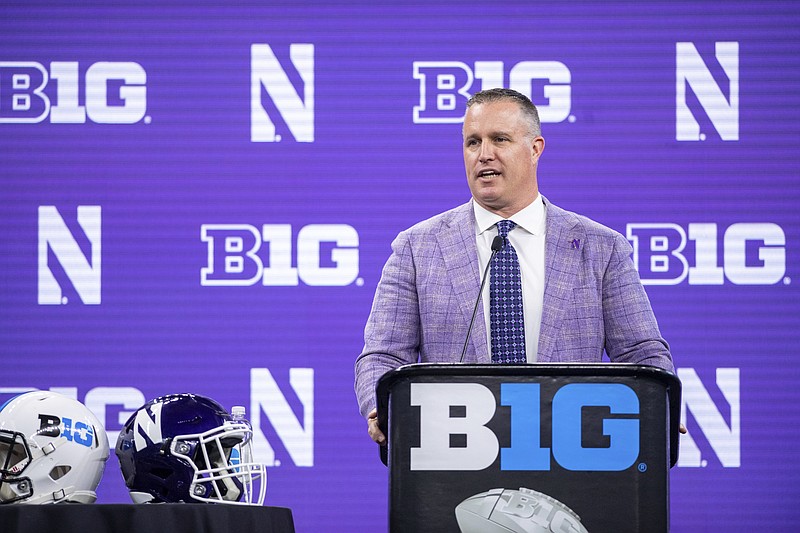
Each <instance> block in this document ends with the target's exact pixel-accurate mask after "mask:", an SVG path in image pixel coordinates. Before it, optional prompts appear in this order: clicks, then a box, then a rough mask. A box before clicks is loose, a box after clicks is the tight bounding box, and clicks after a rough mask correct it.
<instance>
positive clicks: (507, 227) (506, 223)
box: [497, 220, 517, 238]
mask: <svg viewBox="0 0 800 533" xmlns="http://www.w3.org/2000/svg"><path fill="white" fill-rule="evenodd" d="M516 227H517V225H516V224H515V223H514V222H512V221H510V220H501V221H499V222H498V223H497V234H498V235H500V236H501V237H503V238H506V237H507V236H508V232H509V231H511V230H512V229H514V228H516Z"/></svg>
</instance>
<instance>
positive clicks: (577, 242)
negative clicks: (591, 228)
mask: <svg viewBox="0 0 800 533" xmlns="http://www.w3.org/2000/svg"><path fill="white" fill-rule="evenodd" d="M570 245H571V246H572V249H573V250H578V249H579V248H580V247H581V240H580V239H572V241H571V242H570Z"/></svg>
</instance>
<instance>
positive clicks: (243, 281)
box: [200, 224, 363, 286]
mask: <svg viewBox="0 0 800 533" xmlns="http://www.w3.org/2000/svg"><path fill="white" fill-rule="evenodd" d="M200 240H202V241H203V242H205V243H206V244H207V246H208V263H207V265H206V266H205V267H203V268H202V269H201V271H200V284H201V285H203V286H248V285H255V284H256V283H258V282H259V281H261V284H262V285H272V286H275V285H299V284H300V281H302V282H303V283H305V284H306V285H328V286H341V285H350V284H351V283H353V282H354V281H355V282H356V283H358V284H359V285H360V284H363V280H361V279H360V278H358V270H359V264H358V263H359V254H358V244H359V237H358V232H357V231H356V230H355V228H353V227H352V226H349V225H347V224H309V225H308V226H304V227H302V228H300V230H299V231H298V232H297V241H296V242H297V246H296V248H294V247H293V246H292V244H293V242H292V240H293V239H292V226H291V225H290V224H264V225H262V226H261V229H260V231H259V228H256V227H255V226H251V225H249V224H203V225H202V226H201V227H200ZM264 248H267V249H268V251H267V253H266V254H263V255H264V256H265V257H262V250H263V249H264ZM264 259H266V261H265V260H264ZM293 262H294V263H295V264H296V266H292V263H293Z"/></svg>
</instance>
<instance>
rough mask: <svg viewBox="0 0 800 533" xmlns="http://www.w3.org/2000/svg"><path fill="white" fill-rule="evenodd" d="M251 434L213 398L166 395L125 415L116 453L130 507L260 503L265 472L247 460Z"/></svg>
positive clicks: (191, 395)
mask: <svg viewBox="0 0 800 533" xmlns="http://www.w3.org/2000/svg"><path fill="white" fill-rule="evenodd" d="M252 435H253V430H252V428H251V427H250V424H248V423H247V421H245V420H234V419H233V418H232V417H231V415H230V414H229V413H228V412H227V411H226V410H225V409H224V408H223V407H222V406H221V405H220V404H218V403H217V402H215V401H214V400H212V399H210V398H206V397H204V396H199V395H196V394H172V395H168V396H161V397H159V398H156V399H154V400H152V401H150V402H148V403H146V404H145V405H143V406H142V407H140V408H139V409H138V410H136V411H135V412H134V413H133V414H132V415H131V417H130V418H129V419H128V421H127V422H126V423H125V426H124V427H123V428H122V430H121V431H120V433H119V438H118V439H117V446H116V454H117V457H118V458H119V464H120V468H121V469H122V475H123V477H124V478H125V484H126V485H127V486H128V490H129V491H130V494H131V499H132V500H133V501H134V502H135V503H146V502H153V503H160V502H167V503H176V502H187V503H196V502H207V503H226V504H240V505H262V504H263V503H264V496H265V494H266V470H265V467H264V465H262V464H257V463H254V462H253V460H252V451H251V437H252Z"/></svg>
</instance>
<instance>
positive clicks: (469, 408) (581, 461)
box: [410, 383, 639, 471]
mask: <svg viewBox="0 0 800 533" xmlns="http://www.w3.org/2000/svg"><path fill="white" fill-rule="evenodd" d="M540 389H541V387H540V385H539V383H502V384H501V385H500V405H503V406H508V407H510V408H511V416H510V426H511V446H510V447H508V448H500V444H499V441H498V439H497V436H496V435H495V433H494V432H493V431H492V429H490V428H489V427H488V426H487V424H488V423H489V422H490V421H491V420H492V419H493V418H494V416H495V412H496V408H497V399H496V398H495V395H494V394H493V393H492V391H491V390H490V389H489V388H488V387H485V386H484V385H481V384H479V383H412V384H411V391H410V392H411V405H412V406H419V408H420V409H419V420H420V427H419V430H420V440H419V442H420V446H419V447H417V448H411V465H410V469H411V470H483V469H485V468H488V467H489V466H491V465H492V464H493V463H494V462H495V461H496V459H497V456H498V453H499V454H500V469H501V470H517V471H520V470H524V471H533V470H537V471H543V470H550V469H551V461H552V459H554V460H555V462H556V463H558V465H559V466H561V467H562V468H564V469H567V470H573V471H622V470H626V469H628V468H629V467H631V466H633V464H634V463H635V462H636V460H637V459H638V457H639V419H638V415H639V398H638V396H637V395H636V393H635V392H634V390H633V389H631V388H630V387H628V386H627V385H624V384H622V383H569V384H567V385H564V386H562V387H561V388H560V389H558V391H556V393H555V394H554V395H553V399H552V427H551V428H550V429H551V430H552V441H551V442H552V449H551V448H546V447H543V446H542V445H541V438H540V437H541V434H542V431H544V430H546V428H543V427H542V420H541V399H540V395H541V390H540ZM586 407H603V408H607V409H608V410H609V411H610V416H609V417H607V418H605V419H603V420H602V424H601V429H600V433H602V435H599V437H600V438H601V439H605V444H607V446H603V447H600V446H598V447H591V446H586V445H584V442H585V441H586V440H592V439H586V437H592V436H590V435H586V434H585V433H586V432H587V431H588V430H586V427H587V424H585V423H584V422H585V420H584V419H585V416H584V408H586ZM592 427H593V428H594V429H598V428H597V427H596V426H592ZM593 437H598V435H594V436H593ZM454 440H455V441H457V442H458V444H459V445H458V446H453V441H454ZM595 440H596V439H595ZM551 458H552V459H551Z"/></svg>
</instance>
